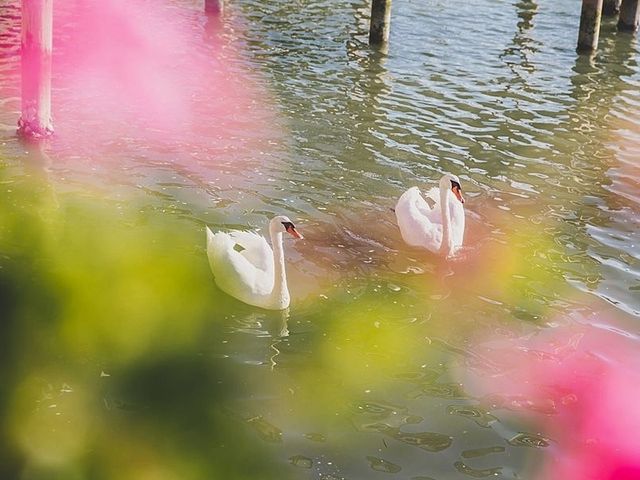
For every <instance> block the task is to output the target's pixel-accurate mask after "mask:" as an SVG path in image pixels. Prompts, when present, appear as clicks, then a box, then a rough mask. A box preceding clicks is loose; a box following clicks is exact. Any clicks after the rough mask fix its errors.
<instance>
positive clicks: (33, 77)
mask: <svg viewBox="0 0 640 480" xmlns="http://www.w3.org/2000/svg"><path fill="white" fill-rule="evenodd" d="M52 30H53V0H22V44H21V51H20V54H21V72H22V114H21V117H20V120H19V121H18V133H19V134H20V135H24V136H27V137H34V138H39V137H46V136H49V135H51V134H52V133H53V122H52V118H51V45H52V42H53V40H52V36H53V35H52Z"/></svg>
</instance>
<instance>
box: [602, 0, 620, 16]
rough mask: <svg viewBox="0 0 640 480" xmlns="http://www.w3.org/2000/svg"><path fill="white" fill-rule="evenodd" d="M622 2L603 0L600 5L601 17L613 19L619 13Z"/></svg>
mask: <svg viewBox="0 0 640 480" xmlns="http://www.w3.org/2000/svg"><path fill="white" fill-rule="evenodd" d="M621 1H622V0H604V3H603V4H602V15H606V16H607V17H613V16H614V15H617V14H618V12H619V11H620V2H621Z"/></svg>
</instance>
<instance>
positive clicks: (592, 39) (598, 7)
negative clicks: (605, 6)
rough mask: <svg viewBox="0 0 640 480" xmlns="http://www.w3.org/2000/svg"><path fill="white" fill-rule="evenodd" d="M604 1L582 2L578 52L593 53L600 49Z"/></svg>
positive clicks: (583, 0)
mask: <svg viewBox="0 0 640 480" xmlns="http://www.w3.org/2000/svg"><path fill="white" fill-rule="evenodd" d="M602 1H603V0H582V14H581V15H580V33H579V35H578V52H593V51H594V50H595V49H597V48H598V37H599V36H600V19H601V18H602Z"/></svg>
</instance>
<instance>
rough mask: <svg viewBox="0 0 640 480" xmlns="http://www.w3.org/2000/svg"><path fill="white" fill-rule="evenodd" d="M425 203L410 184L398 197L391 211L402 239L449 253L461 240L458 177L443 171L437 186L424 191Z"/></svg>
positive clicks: (463, 222) (435, 251) (462, 218)
mask: <svg viewBox="0 0 640 480" xmlns="http://www.w3.org/2000/svg"><path fill="white" fill-rule="evenodd" d="M426 196H427V198H429V199H430V200H431V201H432V202H433V207H431V206H429V204H428V203H427V201H426V200H425V199H424V198H423V196H422V195H421V193H420V190H419V189H418V187H412V188H410V189H409V190H407V191H406V192H404V193H403V194H402V195H401V196H400V198H399V199H398V203H397V204H396V208H395V212H396V218H397V220H398V227H399V228H400V233H401V235H402V238H403V240H404V241H405V242H406V243H407V244H409V245H411V246H413V247H420V248H426V249H427V250H430V251H431V252H434V253H438V254H441V255H444V256H446V257H450V256H452V255H453V254H454V253H455V251H456V250H457V249H458V248H460V247H461V246H462V242H463V240H464V226H465V219H464V207H463V204H464V198H463V197H462V187H461V185H460V180H459V179H458V177H456V176H455V175H452V174H450V173H447V174H445V175H443V177H442V178H441V179H440V183H439V188H435V187H434V188H432V189H431V190H429V191H428V192H427V194H426Z"/></svg>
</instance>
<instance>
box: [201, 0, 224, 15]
mask: <svg viewBox="0 0 640 480" xmlns="http://www.w3.org/2000/svg"><path fill="white" fill-rule="evenodd" d="M204 11H205V13H208V14H210V15H222V12H223V11H224V3H223V0H204Z"/></svg>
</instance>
